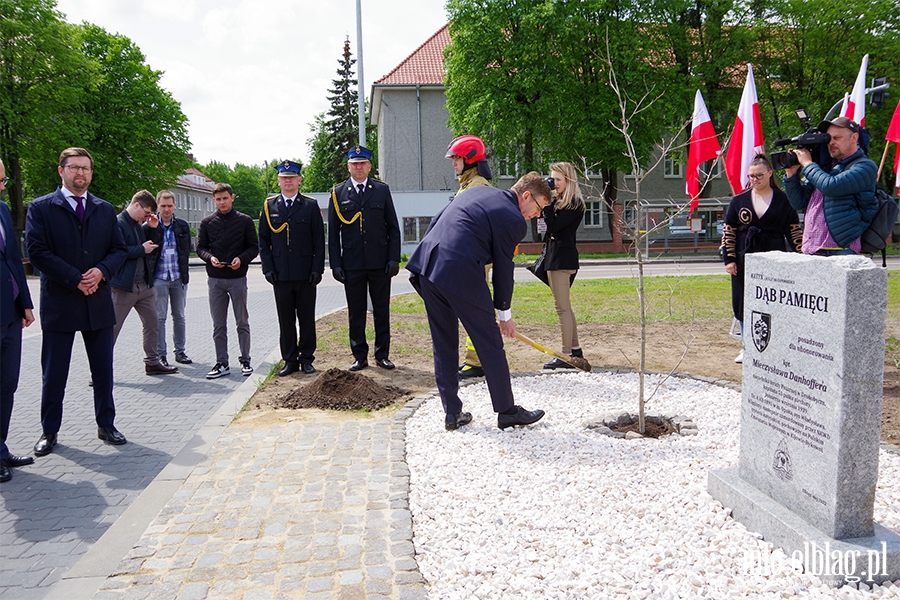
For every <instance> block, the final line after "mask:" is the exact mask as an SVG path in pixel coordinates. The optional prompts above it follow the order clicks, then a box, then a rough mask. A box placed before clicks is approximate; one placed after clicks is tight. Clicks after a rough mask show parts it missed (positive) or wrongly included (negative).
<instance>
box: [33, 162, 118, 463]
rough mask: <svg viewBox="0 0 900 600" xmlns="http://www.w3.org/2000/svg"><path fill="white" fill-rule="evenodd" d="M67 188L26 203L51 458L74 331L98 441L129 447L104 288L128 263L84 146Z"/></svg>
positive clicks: (42, 444)
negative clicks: (120, 417) (85, 366)
mask: <svg viewBox="0 0 900 600" xmlns="http://www.w3.org/2000/svg"><path fill="white" fill-rule="evenodd" d="M57 171H58V172H59V175H60V177H61V178H62V185H61V186H60V187H59V188H57V189H56V191H55V192H53V193H52V194H47V195H46V196H42V197H40V198H38V199H36V200H34V201H33V202H32V203H31V204H30V205H29V206H28V216H27V219H26V223H25V243H26V246H27V247H28V255H29V258H30V259H31V264H33V265H34V266H35V268H37V269H38V270H39V271H40V272H41V330H42V331H43V344H42V347H41V370H42V372H43V386H42V390H41V427H42V428H43V434H42V435H41V438H40V439H39V440H38V442H37V443H36V444H35V445H34V453H35V454H36V455H38V456H43V455H45V454H49V453H50V452H52V451H53V447H54V446H55V445H56V442H57V433H58V432H59V428H60V425H61V424H62V406H63V397H64V396H65V393H66V381H67V380H68V378H69V364H70V363H71V359H72V344H73V342H74V341H75V332H76V331H80V332H81V337H82V339H83V340H84V347H85V350H86V352H87V357H88V362H89V364H90V368H91V377H92V380H93V382H94V414H95V417H96V419H97V428H98V429H97V437H98V438H100V439H101V440H104V441H106V442H109V443H110V444H116V445H118V444H124V443H125V442H126V440H125V436H124V435H122V434H121V433H120V432H119V431H118V430H117V429H116V427H115V425H114V420H115V417H116V407H115V403H114V402H113V395H112V390H113V327H114V326H115V324H116V315H115V311H114V309H113V301H112V295H111V293H110V290H109V284H108V283H107V282H108V281H109V280H110V279H112V278H113V277H114V276H115V274H116V273H118V271H119V267H121V266H122V263H123V262H124V260H125V243H124V241H123V239H122V232H121V231H120V230H119V227H118V226H117V224H116V211H115V209H113V207H112V205H111V204H109V203H108V202H106V201H104V200H101V199H100V198H97V197H96V196H94V195H93V194H91V193H89V192H88V191H87V188H88V185H90V183H91V178H92V177H93V173H94V161H93V159H92V158H91V155H90V154H89V153H88V151H87V150H85V149H84V148H67V149H66V150H63V151H62V153H61V154H60V155H59V167H58V169H57Z"/></svg>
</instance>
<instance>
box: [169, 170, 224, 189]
mask: <svg viewBox="0 0 900 600" xmlns="http://www.w3.org/2000/svg"><path fill="white" fill-rule="evenodd" d="M176 185H179V186H181V187H189V188H194V189H198V190H204V191H212V189H213V188H214V187H215V186H216V183H215V182H214V181H213V180H212V179H210V178H209V177H207V176H206V175H204V174H203V173H201V172H200V171H199V170H197V169H195V168H194V167H191V168H190V169H185V170H184V174H183V175H179V176H178V180H177V183H176Z"/></svg>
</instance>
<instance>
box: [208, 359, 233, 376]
mask: <svg viewBox="0 0 900 600" xmlns="http://www.w3.org/2000/svg"><path fill="white" fill-rule="evenodd" d="M225 375H231V369H229V368H228V365H223V364H222V363H216V366H214V367H213V368H212V370H211V371H210V372H209V373H207V374H206V378H207V379H218V378H219V377H224V376H225Z"/></svg>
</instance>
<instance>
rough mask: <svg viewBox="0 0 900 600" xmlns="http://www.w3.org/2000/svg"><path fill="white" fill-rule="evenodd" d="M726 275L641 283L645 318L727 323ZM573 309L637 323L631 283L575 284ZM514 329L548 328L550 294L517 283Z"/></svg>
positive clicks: (895, 308)
mask: <svg viewBox="0 0 900 600" xmlns="http://www.w3.org/2000/svg"><path fill="white" fill-rule="evenodd" d="M730 279H731V278H730V277H729V276H728V275H699V276H689V277H688V276H685V277H648V278H646V279H645V280H644V281H645V289H646V301H647V317H648V319H650V320H651V321H662V320H669V321H676V322H679V321H691V320H694V319H727V318H730V317H731V281H730ZM887 304H888V306H887V308H888V318H890V319H897V318H900V271H889V272H888V299H887ZM572 309H573V310H574V312H575V314H576V315H577V317H578V321H579V323H591V322H599V321H611V322H619V323H636V322H638V321H639V304H638V294H637V279H636V278H620V279H584V280H582V279H576V280H575V284H574V285H573V286H572ZM391 311H392V312H393V313H396V314H424V312H425V308H424V306H423V304H422V300H421V299H420V298H419V296H418V295H416V294H406V295H404V296H400V297H396V298H394V299H393V301H392V302H391ZM513 317H514V318H515V320H516V323H520V324H523V325H529V324H553V323H557V322H558V319H557V316H556V311H555V310H553V296H552V294H551V293H550V288H549V287H547V286H546V285H544V284H543V283H541V282H539V281H534V282H529V283H516V290H515V293H514V294H513Z"/></svg>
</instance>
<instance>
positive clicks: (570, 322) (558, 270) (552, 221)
mask: <svg viewBox="0 0 900 600" xmlns="http://www.w3.org/2000/svg"><path fill="white" fill-rule="evenodd" d="M550 177H552V178H553V182H554V184H555V190H556V198H555V199H554V200H553V202H551V203H550V204H548V205H547V206H545V207H544V210H543V211H542V213H541V215H542V216H543V217H544V222H545V223H546V224H547V233H546V234H545V236H544V264H545V265H546V269H547V279H548V283H549V285H550V290H551V291H552V292H553V301H554V303H555V304H556V313H557V314H558V315H559V324H560V327H561V329H562V352H563V354H567V355H569V356H577V357H581V356H582V352H581V346H580V345H579V343H578V330H577V326H576V324H575V313H573V312H572V305H571V302H570V300H569V286H570V285H571V282H572V279H574V276H575V273H576V272H577V271H578V248H576V246H575V232H576V231H577V230H578V225H579V224H580V223H581V221H582V219H583V218H584V209H585V205H584V198H582V196H581V189H580V188H579V187H578V176H577V174H576V173H575V166H574V165H573V164H572V163H568V162H557V163H553V164H552V165H550ZM544 368H545V369H573V368H574V367H572V366H571V365H569V364H568V363H566V362H564V361H561V360H560V359H558V358H554V359H553V360H552V361H550V362H548V363H546V364H545V365H544Z"/></svg>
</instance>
